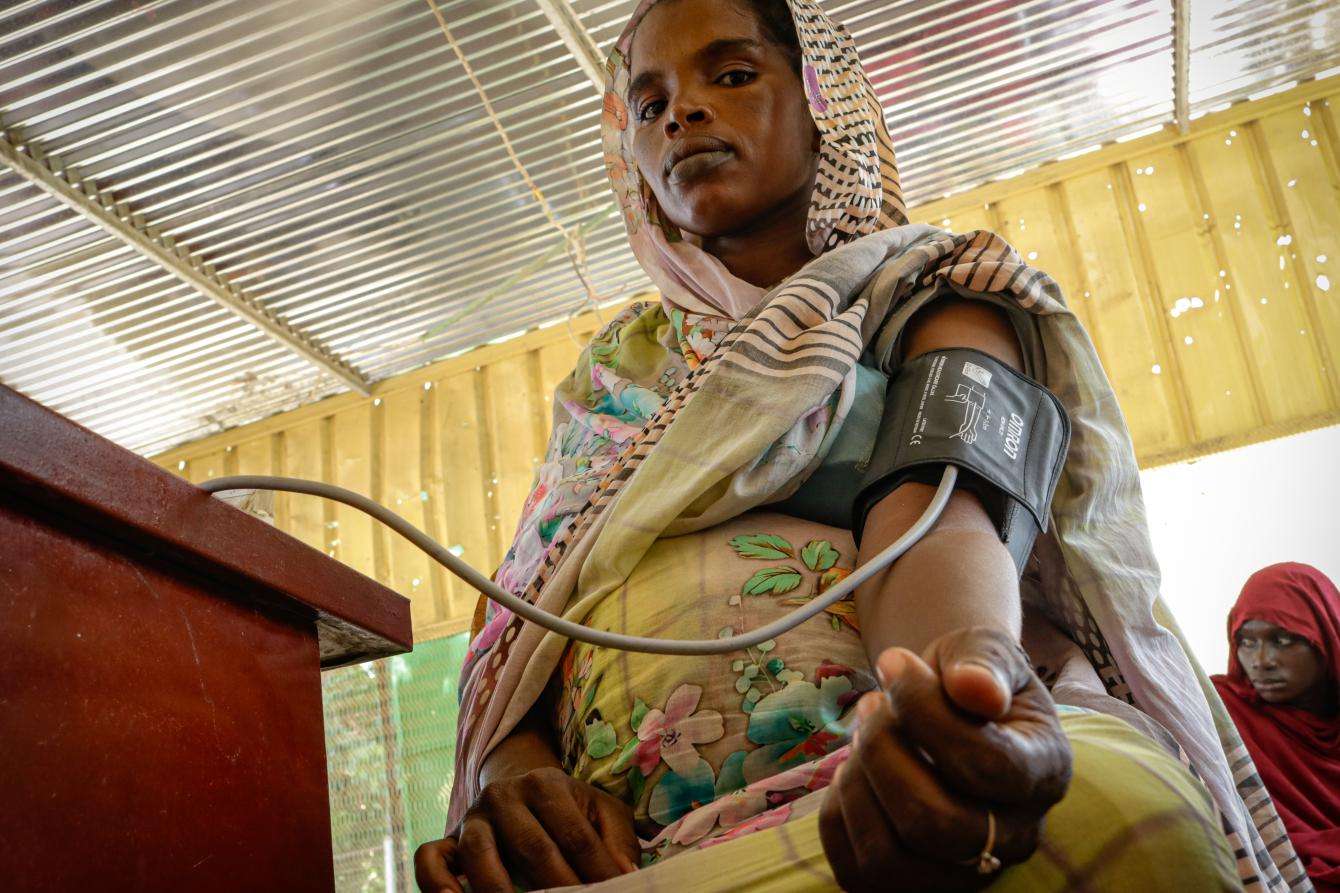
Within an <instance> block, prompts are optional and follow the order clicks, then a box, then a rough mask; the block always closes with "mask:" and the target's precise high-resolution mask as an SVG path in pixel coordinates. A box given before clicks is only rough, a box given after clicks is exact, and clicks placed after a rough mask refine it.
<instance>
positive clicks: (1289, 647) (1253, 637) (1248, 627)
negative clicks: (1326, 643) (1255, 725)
mask: <svg viewBox="0 0 1340 893" xmlns="http://www.w3.org/2000/svg"><path fill="white" fill-rule="evenodd" d="M1235 644H1236V647H1237V651H1238V662H1239V663H1241V664H1242V669H1243V671H1244V672H1245V673H1246V674H1247V679H1248V680H1249V681H1250V682H1251V683H1252V687H1253V688H1255V689H1256V693H1257V694H1258V695H1260V696H1261V700H1263V701H1266V702H1267V703H1270V704H1298V703H1305V702H1308V701H1311V700H1315V699H1316V698H1317V695H1318V694H1319V693H1321V692H1322V691H1323V690H1324V689H1325V687H1326V682H1327V680H1326V667H1325V665H1324V664H1323V663H1322V659H1321V654H1319V653H1318V652H1317V649H1315V648H1313V647H1312V645H1311V643H1310V642H1308V641H1307V640H1306V639H1304V638H1302V637H1301V636H1296V635H1294V634H1293V633H1291V632H1289V631H1288V630H1287V629H1284V628H1282V627H1278V626H1275V625H1274V624H1273V623H1268V622H1266V621H1264V620H1248V621H1247V622H1246V623H1244V624H1242V626H1240V627H1238V634H1237V639H1236V643H1235Z"/></svg>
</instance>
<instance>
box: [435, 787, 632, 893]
mask: <svg viewBox="0 0 1340 893" xmlns="http://www.w3.org/2000/svg"><path fill="white" fill-rule="evenodd" d="M639 858H640V849H639V847H638V842H637V835H636V833H635V832H634V830H633V812H632V810H631V809H629V808H628V805H627V804H625V803H624V802H623V801H621V800H618V799H616V798H614V797H612V796H610V795H609V794H607V793H605V792H604V791H601V790H598V789H596V788H594V787H592V786H591V785H589V784H586V783H585V782H581V781H577V780H576V779H575V778H572V777H571V776H569V775H567V774H566V773H564V772H563V771H562V770H561V769H557V768H553V767H543V768H539V769H533V770H531V771H529V772H526V773H524V774H522V775H516V776H512V777H509V778H502V779H499V780H497V781H494V782H491V783H490V784H488V785H487V786H486V787H485V788H484V789H483V791H482V792H480V795H479V799H478V800H476V801H475V803H474V805H473V806H471V807H470V811H469V812H467V813H466V814H465V818H464V819H462V820H461V824H460V827H459V828H458V829H457V830H456V833H454V834H451V835H449V836H448V837H446V838H444V839H442V840H435V841H432V842H430V843H425V844H424V845H423V846H421V847H419V848H418V850H416V851H415V853H414V877H415V880H416V881H417V882H418V884H419V889H420V890H421V891H424V893H441V891H451V893H461V891H462V890H463V889H464V887H463V885H462V884H461V882H460V880H459V878H460V877H462V876H463V877H465V878H466V879H468V880H469V882H470V889H471V891H472V893H512V890H513V886H512V880H511V877H510V875H509V869H511V870H513V871H515V872H516V873H517V874H518V876H521V877H524V878H525V879H526V880H527V881H528V882H530V884H532V885H533V886H535V887H565V886H569V885H575V884H583V883H593V882H595V881H603V880H608V879H609V878H612V877H617V876H618V875H621V874H626V873H628V872H631V871H633V870H634V868H635V866H636V865H637V860H638V859H639Z"/></svg>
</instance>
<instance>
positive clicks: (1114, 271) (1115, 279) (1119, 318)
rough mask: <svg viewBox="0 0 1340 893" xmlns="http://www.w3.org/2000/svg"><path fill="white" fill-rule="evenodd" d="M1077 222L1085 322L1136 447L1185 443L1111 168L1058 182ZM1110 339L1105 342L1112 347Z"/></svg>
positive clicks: (1142, 450) (1154, 449) (1141, 450)
mask: <svg viewBox="0 0 1340 893" xmlns="http://www.w3.org/2000/svg"><path fill="white" fill-rule="evenodd" d="M1063 192H1064V197H1065V202H1066V205H1067V206H1068V207H1069V209H1070V213H1071V220H1072V221H1073V223H1074V227H1075V244H1076V246H1077V248H1078V250H1079V267H1080V268H1082V269H1083V271H1084V276H1085V278H1086V280H1087V281H1088V288H1087V289H1086V291H1087V292H1089V294H1088V296H1087V297H1086V296H1084V295H1083V293H1081V297H1084V299H1085V300H1086V302H1087V304H1088V306H1089V308H1090V314H1089V315H1090V326H1091V331H1092V333H1093V336H1094V341H1095V343H1101V344H1102V345H1103V346H1104V348H1105V350H1104V351H1103V353H1101V357H1102V361H1103V368H1104V369H1105V370H1106V371H1107V374H1108V377H1109V379H1110V380H1111V382H1112V386H1113V390H1115V391H1116V394H1117V401H1118V402H1119V403H1120V404H1121V409H1122V412H1123V413H1124V414H1125V416H1126V424H1127V425H1128V426H1129V428H1130V430H1131V436H1132V439H1133V440H1134V441H1135V447H1136V452H1137V453H1138V454H1140V455H1144V454H1152V453H1159V452H1167V451H1171V450H1175V449H1178V448H1179V447H1181V446H1183V445H1185V443H1186V442H1187V440H1188V433H1187V432H1186V430H1185V426H1184V424H1183V422H1182V421H1181V412H1180V410H1179V408H1178V403H1177V400H1178V398H1177V394H1176V391H1175V380H1174V378H1173V376H1172V375H1171V374H1170V369H1169V366H1170V364H1169V361H1168V356H1167V353H1168V348H1167V346H1166V344H1165V343H1164V341H1163V339H1162V338H1161V337H1160V336H1159V332H1158V328H1157V324H1156V322H1155V320H1154V319H1153V318H1152V311H1151V304H1150V303H1149V299H1148V298H1146V297H1145V296H1144V295H1142V294H1141V291H1140V288H1139V284H1138V279H1137V274H1136V269H1135V263H1136V256H1135V254H1136V253H1135V250H1134V248H1133V247H1132V246H1131V245H1130V244H1129V242H1128V241H1127V239H1126V236H1125V234H1124V232H1123V229H1122V224H1121V220H1120V215H1119V212H1118V208H1117V200H1116V194H1115V189H1114V183H1113V178H1112V175H1111V173H1110V172H1108V171H1098V172H1096V173H1093V174H1088V175H1086V176H1083V177H1079V178H1077V179H1075V180H1073V181H1071V182H1069V183H1067V184H1065V186H1064V188H1063ZM1109 346H1110V347H1109Z"/></svg>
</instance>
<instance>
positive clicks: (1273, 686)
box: [1252, 679, 1289, 691]
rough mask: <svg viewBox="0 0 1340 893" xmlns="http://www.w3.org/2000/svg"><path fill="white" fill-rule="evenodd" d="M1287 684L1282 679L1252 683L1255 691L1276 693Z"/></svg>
mask: <svg viewBox="0 0 1340 893" xmlns="http://www.w3.org/2000/svg"><path fill="white" fill-rule="evenodd" d="M1288 684H1289V683H1288V682H1286V681H1285V680H1283V679H1261V680H1258V681H1256V682H1253V683H1252V685H1253V686H1254V687H1255V688H1256V690H1257V691H1278V690H1279V689H1281V688H1285V687H1286V686H1288Z"/></svg>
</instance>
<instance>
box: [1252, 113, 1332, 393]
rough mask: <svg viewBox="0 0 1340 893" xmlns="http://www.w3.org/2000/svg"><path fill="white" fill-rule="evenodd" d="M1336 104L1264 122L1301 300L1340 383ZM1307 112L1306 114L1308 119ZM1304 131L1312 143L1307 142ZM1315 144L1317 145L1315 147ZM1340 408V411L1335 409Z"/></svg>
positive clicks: (1263, 127) (1272, 116) (1274, 116)
mask: <svg viewBox="0 0 1340 893" xmlns="http://www.w3.org/2000/svg"><path fill="white" fill-rule="evenodd" d="M1336 106H1337V103H1334V102H1332V103H1329V104H1328V103H1325V102H1313V103H1309V104H1307V105H1306V106H1304V105H1303V104H1301V103H1300V104H1299V105H1298V106H1297V107H1294V108H1290V109H1287V110H1284V111H1281V112H1279V113H1277V114H1274V115H1270V116H1268V117H1265V118H1262V119H1261V121H1260V132H1261V135H1262V137H1263V138H1264V141H1265V144H1266V148H1267V151H1268V152H1269V154H1270V157H1271V160H1272V162H1273V164H1274V168H1275V171H1276V174H1277V178H1278V180H1279V181H1281V183H1282V188H1281V189H1280V193H1281V195H1282V201H1283V203H1284V208H1285V213H1287V215H1288V218H1289V224H1290V226H1291V227H1292V235H1293V238H1294V241H1293V244H1292V245H1291V246H1290V247H1291V248H1292V249H1293V251H1294V252H1295V253H1296V254H1297V255H1298V257H1297V259H1296V263H1298V264H1299V265H1300V270H1301V272H1300V278H1301V279H1302V282H1300V283H1299V293H1298V295H1297V299H1298V300H1299V301H1301V302H1302V304H1303V305H1304V306H1305V307H1310V308H1311V309H1312V311H1313V314H1314V316H1315V319H1316V326H1317V328H1318V329H1319V330H1320V333H1319V336H1320V341H1321V342H1322V344H1323V345H1324V349H1325V351H1326V353H1327V354H1328V356H1329V360H1330V362H1329V366H1330V368H1328V369H1327V370H1326V375H1327V376H1328V378H1329V379H1330V381H1331V382H1332V386H1333V387H1334V385H1335V383H1336V382H1337V381H1340V369H1337V368H1336V367H1337V365H1340V144H1338V143H1340V136H1337V134H1336V131H1337V130H1340V127H1337V126H1336V110H1337V109H1336ZM1304 109H1306V111H1307V114H1304ZM1304 131H1307V132H1308V137H1307V138H1306V139H1304V138H1303V136H1302V134H1303V132H1304ZM1313 140H1316V141H1317V145H1315V146H1314V145H1312V141H1313ZM1336 408H1340V406H1338V407H1336Z"/></svg>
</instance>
